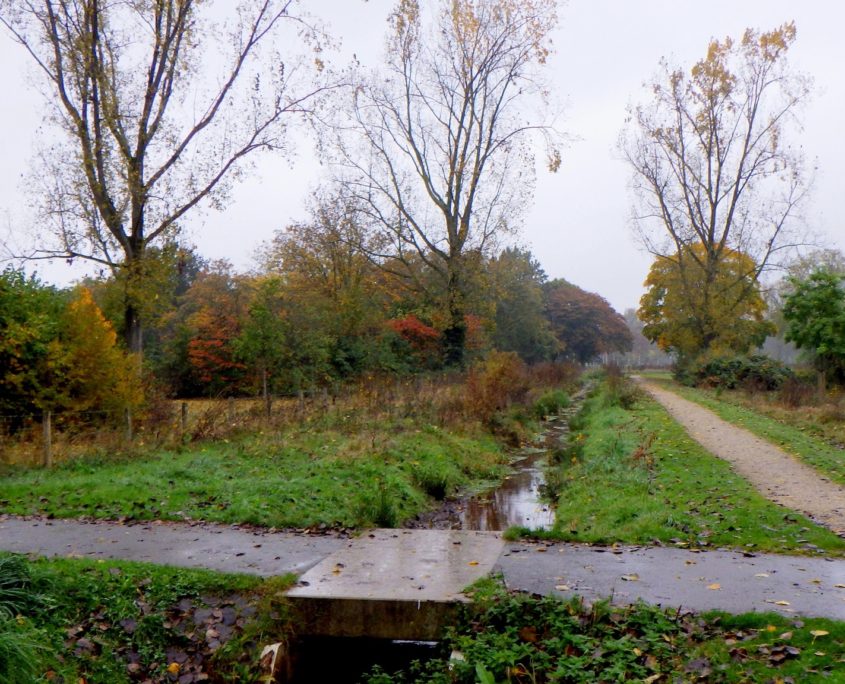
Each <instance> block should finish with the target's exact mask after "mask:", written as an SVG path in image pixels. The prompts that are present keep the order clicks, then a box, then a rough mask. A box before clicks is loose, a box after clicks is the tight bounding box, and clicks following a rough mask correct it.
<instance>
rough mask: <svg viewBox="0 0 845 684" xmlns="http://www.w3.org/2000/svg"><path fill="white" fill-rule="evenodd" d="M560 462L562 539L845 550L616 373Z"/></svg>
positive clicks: (556, 472) (581, 418)
mask: <svg viewBox="0 0 845 684" xmlns="http://www.w3.org/2000/svg"><path fill="white" fill-rule="evenodd" d="M558 461H559V464H558V466H557V467H556V468H554V469H553V471H552V473H551V478H550V486H551V490H552V491H553V492H555V493H556V496H557V500H558V507H557V522H556V525H555V528H554V529H553V530H552V531H551V532H550V534H551V535H552V536H554V537H557V538H561V539H566V540H570V541H584V542H594V543H612V542H621V543H632V544H641V543H650V542H654V541H659V542H661V543H665V544H677V545H679V546H690V547H734V548H745V549H753V550H757V551H771V552H783V553H787V552H788V553H795V552H798V553H801V552H808V551H815V550H817V549H819V550H824V551H826V552H829V553H832V554H836V555H841V554H843V552H845V540H843V539H841V538H839V537H837V536H836V535H834V534H833V533H831V532H829V531H827V530H825V529H823V528H821V527H819V526H818V525H815V524H814V523H812V522H811V521H810V520H809V519H807V518H805V517H804V516H801V515H799V514H797V513H795V514H788V515H784V511H783V509H782V508H780V507H779V506H776V505H775V504H773V503H771V502H769V501H768V500H766V499H764V498H763V497H762V496H761V495H760V494H758V493H757V491H756V490H754V489H753V488H752V487H751V485H749V484H748V483H747V482H746V481H745V480H744V479H742V478H741V477H739V476H738V475H736V474H735V473H733V472H732V471H731V469H730V467H729V465H728V464H727V463H725V462H724V461H722V460H720V459H718V458H715V457H713V456H711V455H710V454H708V453H707V452H706V451H705V450H704V449H703V448H702V447H700V446H699V445H698V444H697V443H696V442H694V441H693V440H692V439H690V438H689V437H688V436H687V434H686V433H685V431H684V430H683V429H682V428H681V427H680V426H679V425H678V424H677V423H675V422H674V421H673V420H672V419H671V418H670V417H669V415H668V414H667V413H666V412H665V411H664V410H663V409H662V408H661V407H660V406H659V405H658V404H657V403H656V402H654V401H652V400H651V399H649V398H647V397H646V396H645V395H644V393H642V392H641V391H639V390H638V389H636V388H634V387H632V386H630V384H628V382H627V381H624V380H622V379H619V378H617V379H615V380H613V381H612V382H611V383H610V384H608V383H607V382H605V383H603V384H601V385H600V386H599V388H598V390H597V391H596V392H595V393H594V394H593V396H592V397H590V399H588V401H587V402H586V403H585V405H584V407H583V410H582V411H581V412H580V413H579V415H578V416H577V417H576V419H575V421H574V423H573V425H572V434H571V442H570V445H569V447H568V448H566V449H563V450H561V452H560V453H559V454H558Z"/></svg>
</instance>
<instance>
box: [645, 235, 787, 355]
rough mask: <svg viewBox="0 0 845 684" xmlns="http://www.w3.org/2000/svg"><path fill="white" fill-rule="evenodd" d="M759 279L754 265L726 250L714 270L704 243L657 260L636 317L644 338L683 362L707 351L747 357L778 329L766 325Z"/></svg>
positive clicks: (745, 255) (734, 251)
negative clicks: (641, 326) (750, 351)
mask: <svg viewBox="0 0 845 684" xmlns="http://www.w3.org/2000/svg"><path fill="white" fill-rule="evenodd" d="M756 276H757V267H756V264H755V262H754V260H753V259H751V258H750V257H749V256H748V255H747V254H743V253H742V252H739V251H736V250H732V249H728V248H725V249H724V251H723V252H722V255H721V259H720V260H719V262H718V266H717V267H716V268H715V269H712V268H711V267H710V265H709V264H708V262H707V258H706V248H705V246H704V245H702V244H700V243H699V244H697V245H693V246H692V247H686V248H684V249H683V250H681V252H680V253H679V254H678V255H672V256H659V257H657V259H655V261H654V263H653V264H652V266H651V269H650V270H649V274H648V278H647V279H646V281H645V285H646V286H647V287H648V291H647V292H646V293H645V294H644V295H643V297H642V299H640V308H639V311H637V315H638V316H639V318H640V320H642V321H643V323H644V324H645V326H644V327H643V335H645V337H646V338H648V339H649V340H651V341H652V342H656V343H657V344H658V346H659V347H660V348H661V349H663V350H664V351H667V352H674V353H676V354H678V355H679V356H680V357H681V358H690V357H693V356H696V355H697V354H699V353H701V352H703V351H711V352H739V353H743V352H747V351H748V350H749V349H751V348H752V347H757V346H759V345H761V344H762V343H763V341H764V340H765V339H766V336H767V335H769V334H771V333H773V332H774V326H773V325H772V324H771V323H770V322H769V321H767V320H765V319H764V313H765V311H766V302H765V300H764V299H763V296H762V294H761V293H760V286H759V283H758V281H757V277H756Z"/></svg>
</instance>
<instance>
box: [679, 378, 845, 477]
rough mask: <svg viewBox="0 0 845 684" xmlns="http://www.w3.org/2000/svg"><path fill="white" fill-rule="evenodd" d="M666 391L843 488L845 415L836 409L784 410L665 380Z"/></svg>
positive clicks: (749, 398) (736, 392) (737, 393)
mask: <svg viewBox="0 0 845 684" xmlns="http://www.w3.org/2000/svg"><path fill="white" fill-rule="evenodd" d="M663 384H664V385H665V386H666V388H667V389H670V390H672V391H673V392H676V393H678V394H679V395H680V396H682V397H684V398H685V399H689V400H690V401H694V402H696V403H698V404H700V405H701V406H704V407H705V408H708V409H710V410H711V411H713V412H714V413H715V414H716V415H718V416H719V417H720V418H722V419H723V420H726V421H728V422H729V423H733V424H734V425H738V426H740V427H743V428H745V429H747V430H749V431H751V432H753V433H754V434H755V435H757V436H758V437H762V438H763V439H766V440H768V441H770V442H772V443H773V444H777V445H778V446H780V447H781V448H782V449H784V450H785V451H788V452H789V453H791V454H793V455H795V456H798V457H799V458H800V459H802V460H803V461H805V462H806V463H808V464H809V465H811V466H813V467H815V468H817V469H818V470H820V471H821V472H823V473H824V474H825V475H827V476H828V477H830V479H831V480H833V481H834V482H838V483H840V484H843V485H845V452H843V447H842V440H843V439H845V415H843V414H841V410H839V413H837V409H836V408H835V407H801V408H787V407H784V406H780V405H777V404H772V403H770V402H767V401H765V399H764V398H754V397H752V396H749V395H746V394H745V393H743V392H742V391H740V390H730V391H723V392H717V391H715V390H705V389H698V388H692V387H684V386H683V385H679V384H677V383H673V382H671V381H668V380H664V381H663Z"/></svg>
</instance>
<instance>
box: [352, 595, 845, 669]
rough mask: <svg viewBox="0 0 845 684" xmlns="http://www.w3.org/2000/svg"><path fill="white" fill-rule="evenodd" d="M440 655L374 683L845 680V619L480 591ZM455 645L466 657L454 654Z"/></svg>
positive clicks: (461, 654) (456, 649)
mask: <svg viewBox="0 0 845 684" xmlns="http://www.w3.org/2000/svg"><path fill="white" fill-rule="evenodd" d="M474 598H475V601H474V603H473V604H472V605H471V606H469V607H468V608H467V611H466V614H465V615H464V618H463V619H462V621H461V623H460V624H459V625H458V626H457V627H456V628H455V629H454V631H453V632H452V633H451V635H450V636H449V638H448V639H447V641H446V643H445V644H444V647H443V649H442V656H441V658H438V659H435V660H433V661H432V662H429V663H427V664H424V665H419V666H417V667H416V668H414V669H410V670H408V671H406V672H403V673H385V672H382V671H377V672H375V673H373V674H372V675H371V676H370V678H369V679H368V681H369V682H370V684H399V683H406V682H431V683H435V682H437V683H442V682H455V683H466V684H475V683H476V682H481V683H482V684H488V683H489V684H495V682H526V683H527V682H530V683H531V684H543V683H544V682H611V681H613V682H622V681H632V682H634V681H636V682H648V683H649V684H651V683H654V682H667V681H719V682H789V681H793V682H820V681H824V682H842V681H843V680H845V676H843V674H842V671H841V667H842V665H841V663H842V662H843V659H845V623H841V622H833V621H830V620H822V619H807V620H794V619H787V618H783V617H781V616H778V615H772V614H769V615H766V614H750V615H743V616H731V615H724V614H716V613H712V614H707V615H703V616H698V615H694V614H690V613H682V612H678V611H663V610H661V609H660V608H656V607H651V606H647V605H644V604H639V605H636V606H633V607H631V608H613V607H610V606H608V605H607V604H604V603H601V604H596V605H594V606H592V607H591V608H588V607H586V606H584V605H582V604H581V603H579V602H577V601H574V602H573V601H570V602H564V601H561V600H559V599H555V598H537V597H531V596H526V595H521V594H508V593H506V592H505V591H503V590H502V589H501V588H500V587H498V586H496V585H495V583H492V582H488V583H485V584H484V585H483V586H481V587H480V588H479V589H478V591H476V593H475V597H474ZM453 651H457V652H458V653H460V658H454V657H453V658H452V659H451V660H449V654H450V653H452V652H453Z"/></svg>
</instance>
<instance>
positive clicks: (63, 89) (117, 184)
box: [0, 0, 323, 352]
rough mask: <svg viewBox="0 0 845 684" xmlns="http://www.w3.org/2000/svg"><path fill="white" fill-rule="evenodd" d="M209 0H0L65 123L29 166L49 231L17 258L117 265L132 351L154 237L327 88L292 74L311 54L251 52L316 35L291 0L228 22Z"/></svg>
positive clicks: (220, 194) (257, 7) (174, 229)
mask: <svg viewBox="0 0 845 684" xmlns="http://www.w3.org/2000/svg"><path fill="white" fill-rule="evenodd" d="M206 5H207V3H204V2H199V1H198V0H157V1H156V2H104V1H102V0H43V1H39V2H19V1H18V0H0V23H2V24H3V25H4V26H5V28H6V29H7V30H8V31H9V33H10V34H11V36H12V37H13V38H14V39H15V40H16V41H17V42H18V43H20V44H21V46H22V47H23V48H24V49H25V51H26V52H27V53H28V54H29V56H30V57H31V58H32V60H33V63H34V64H35V66H36V67H37V71H38V72H39V73H40V74H41V75H42V76H43V86H44V89H43V92H44V94H45V97H46V99H47V102H48V104H49V105H50V117H49V120H50V121H51V122H52V123H54V124H55V127H56V130H57V131H58V132H59V134H60V140H59V141H58V142H57V143H56V145H55V146H54V147H53V148H50V149H48V150H46V151H45V152H44V154H43V155H42V158H41V159H42V164H41V167H39V168H38V169H37V171H36V173H35V174H34V177H33V180H34V183H33V186H34V187H35V188H36V198H37V200H38V202H39V203H40V204H41V210H42V214H43V221H44V223H45V224H46V225H47V226H48V227H49V230H50V232H51V237H49V238H48V237H46V236H44V240H45V242H43V243H42V244H39V245H38V246H37V249H36V250H34V252H32V253H30V254H28V255H26V256H30V257H33V258H39V257H51V256H60V257H63V258H67V259H75V258H82V259H88V260H92V261H94V262H97V263H100V264H102V265H104V266H106V267H108V268H109V269H111V270H113V271H114V273H115V275H116V276H117V277H118V278H119V279H120V280H121V282H122V283H123V286H124V317H125V325H124V329H125V334H126V341H127V344H128V346H129V348H130V349H132V350H133V351H136V352H138V351H140V350H141V347H142V336H141V331H142V320H141V315H142V313H143V301H144V298H145V297H146V294H147V291H146V283H145V277H146V275H147V272H148V268H147V264H146V260H147V258H148V253H149V250H150V248H151V247H153V246H155V245H162V244H166V243H167V242H168V241H170V240H172V239H173V237H174V236H175V235H176V234H177V233H178V231H179V228H180V222H181V221H182V220H183V218H184V217H185V216H187V215H188V214H189V212H191V211H193V210H195V208H196V207H197V205H199V204H201V203H203V202H209V203H211V204H212V205H217V206H220V203H221V202H223V201H224V200H225V198H226V194H227V190H228V187H229V185H230V183H231V182H232V180H233V179H234V178H235V176H236V175H237V172H238V171H239V170H242V169H243V163H244V161H245V159H246V158H248V157H250V156H252V155H253V154H254V153H256V152H257V151H259V150H269V149H283V148H284V147H285V144H286V140H285V137H284V132H285V127H284V126H283V125H281V124H282V121H283V120H289V119H290V118H291V116H292V115H297V114H301V113H303V112H304V111H306V109H307V104H306V103H307V102H309V101H310V100H311V99H312V98H313V97H314V96H315V95H316V93H318V92H319V91H320V90H321V89H322V88H323V84H322V83H321V82H320V79H319V76H315V75H314V74H313V73H312V74H309V75H308V77H306V78H302V79H301V75H304V72H305V71H306V70H307V69H309V67H314V65H315V62H316V65H317V68H318V70H319V66H320V64H321V63H320V62H319V60H312V61H308V60H300V59H299V58H297V57H292V58H290V60H289V62H288V63H287V64H279V63H276V64H272V63H269V62H268V61H267V60H261V59H259V54H260V51H261V49H262V48H263V47H264V46H265V45H267V46H268V47H269V44H270V43H271V41H272V40H273V38H274V37H276V36H277V35H278V33H279V31H280V30H281V29H282V28H283V27H289V28H291V29H292V34H293V35H296V36H297V43H298V44H300V45H302V44H304V42H306V41H308V40H309V38H313V39H315V40H317V39H318V38H317V36H316V34H315V32H314V31H312V30H310V29H309V27H308V26H307V25H306V24H305V22H304V21H302V20H301V19H300V18H297V17H296V15H295V14H294V13H293V9H294V8H295V5H296V3H295V2H294V1H293V0H243V2H240V3H238V4H237V7H235V8H232V9H234V10H235V11H236V13H237V14H236V16H237V19H236V20H234V21H229V22H228V23H227V24H226V25H225V26H223V25H218V24H215V23H214V22H213V21H211V18H210V15H209V13H208V9H209V8H207V7H206ZM318 47H319V46H318ZM210 54H213V55H214V59H207V55H210ZM214 66H217V67H219V68H218V70H217V72H216V73H215V74H214V75H213V76H210V73H209V72H210V70H211V68H212V67H214ZM201 67H202V68H201ZM300 79H301V80H300Z"/></svg>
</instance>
